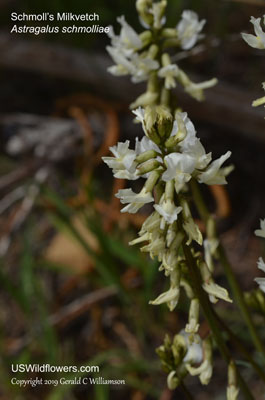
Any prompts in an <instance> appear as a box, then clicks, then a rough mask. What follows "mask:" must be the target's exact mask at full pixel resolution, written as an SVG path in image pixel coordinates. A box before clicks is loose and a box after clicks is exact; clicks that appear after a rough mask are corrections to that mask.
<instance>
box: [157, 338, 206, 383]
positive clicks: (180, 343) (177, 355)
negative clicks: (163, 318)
mask: <svg viewBox="0 0 265 400" xmlns="http://www.w3.org/2000/svg"><path fill="white" fill-rule="evenodd" d="M157 353H158V355H159V357H160V359H161V361H162V367H163V369H164V371H165V372H166V373H167V374H168V378H167V382H168V387H169V389H172V390H173V389H175V388H176V387H177V386H178V385H179V383H180V382H181V381H182V380H183V378H184V377H185V376H186V375H187V374H188V373H189V374H190V375H192V376H196V375H198V376H199V379H200V382H201V383H202V384H203V385H207V384H208V383H209V381H210V379H211V376H212V370H213V367H212V343H211V339H210V338H208V339H206V340H204V341H202V339H201V338H200V336H199V335H197V334H195V335H190V334H187V333H186V332H185V331H183V330H182V331H180V333H179V334H178V335H175V337H174V339H173V341H171V340H170V338H169V337H168V336H166V337H165V341H164V344H163V345H162V346H160V347H159V348H158V349H157Z"/></svg>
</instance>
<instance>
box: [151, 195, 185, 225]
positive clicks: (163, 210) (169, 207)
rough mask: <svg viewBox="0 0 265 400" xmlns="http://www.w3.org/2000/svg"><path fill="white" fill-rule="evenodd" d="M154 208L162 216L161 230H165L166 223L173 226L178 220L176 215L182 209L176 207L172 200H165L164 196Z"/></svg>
mask: <svg viewBox="0 0 265 400" xmlns="http://www.w3.org/2000/svg"><path fill="white" fill-rule="evenodd" d="M154 208H155V210H156V211H157V212H158V213H159V214H160V215H161V216H162V219H161V223H160V228H161V229H164V228H165V225H166V223H168V224H173V222H174V221H176V220H177V219H178V214H179V213H180V212H181V210H182V207H177V206H176V205H175V204H174V202H173V200H170V199H165V198H164V196H162V198H161V201H160V204H155V205H154Z"/></svg>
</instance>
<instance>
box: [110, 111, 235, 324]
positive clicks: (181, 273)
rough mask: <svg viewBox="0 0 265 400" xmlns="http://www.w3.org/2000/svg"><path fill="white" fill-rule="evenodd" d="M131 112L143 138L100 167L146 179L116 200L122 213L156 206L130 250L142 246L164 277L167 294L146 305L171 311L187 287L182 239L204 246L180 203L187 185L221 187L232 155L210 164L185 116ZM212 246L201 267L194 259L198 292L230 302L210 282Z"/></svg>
mask: <svg viewBox="0 0 265 400" xmlns="http://www.w3.org/2000/svg"><path fill="white" fill-rule="evenodd" d="M133 112H134V114H135V115H136V119H137V120H138V121H139V122H141V124H142V127H143V130H144V133H145V136H144V137H143V138H142V139H141V140H139V139H138V138H136V144H135V149H134V150H132V149H130V148H129V141H126V142H125V143H118V144H117V146H114V147H112V148H111V149H110V150H111V152H112V153H113V156H114V157H103V161H104V162H105V163H106V164H107V165H108V166H109V167H110V168H112V170H113V174H114V176H115V177H116V178H125V179H128V180H136V179H138V178H140V177H144V178H146V182H145V184H144V185H143V187H142V189H141V191H140V192H139V193H135V192H133V191H132V189H121V190H119V192H118V193H117V194H116V196H117V197H118V198H119V199H120V200H121V203H122V204H125V207H123V208H122V210H121V212H129V213H136V212H138V211H139V209H140V208H141V207H143V206H144V205H145V204H147V203H155V204H154V211H153V212H152V214H151V215H150V216H149V217H148V218H147V220H146V221H145V222H144V224H143V226H142V229H141V230H140V232H139V237H138V238H137V239H135V240H133V241H131V242H130V244H131V245H134V244H138V243H144V246H143V247H142V248H141V251H143V252H149V253H150V256H151V257H152V258H154V257H157V258H158V260H159V261H160V262H161V267H160V270H161V271H164V272H165V275H166V276H169V278H170V288H169V290H168V291H167V292H165V293H162V294H161V295H160V296H158V298H157V299H155V300H153V301H151V302H150V303H151V304H155V305H158V304H162V303H167V304H168V306H169V309H170V310H173V309H174V308H175V307H176V305H177V303H178V298H179V294H180V286H181V285H182V286H185V282H186V281H187V279H186V277H185V265H183V260H182V257H181V255H179V248H180V246H181V244H182V241H183V240H184V238H185V237H186V239H185V240H186V241H187V243H188V244H191V242H192V241H195V242H197V243H198V244H199V245H202V243H203V238H202V234H201V232H200V230H199V228H198V226H197V224H196V223H195V221H194V219H193V217H192V214H191V210H190V207H189V203H188V201H187V199H186V197H185V192H186V191H187V183H188V182H189V181H190V180H192V179H194V180H197V181H198V182H199V183H205V184H209V185H214V184H216V185H219V184H225V183H226V176H227V174H228V173H229V172H230V171H231V169H232V167H231V166H229V167H224V168H223V167H222V165H223V163H224V162H225V161H226V160H227V159H228V158H229V157H230V155H231V152H230V151H228V152H227V153H226V154H224V155H223V156H221V157H220V158H218V159H217V160H214V161H212V155H211V153H206V151H205V149H204V147H203V145H202V144H201V141H200V139H199V138H198V137H197V135H196V131H195V128H194V125H193V123H192V122H191V120H190V119H189V118H188V116H187V114H186V113H180V112H176V114H175V118H174V119H173V117H172V115H171V114H170V112H169V111H168V109H166V108H165V107H163V106H157V107H154V106H149V107H146V109H145V110H143V109H142V108H138V109H137V110H135V111H133ZM179 223H180V224H181V227H180V226H179ZM217 246H218V241H217V240H216V239H206V240H205V241H204V248H205V259H206V262H204V263H202V262H201V261H200V260H199V259H198V266H199V268H200V270H201V275H202V278H203V282H204V284H203V289H204V290H205V291H206V292H207V293H208V294H209V296H210V300H211V301H213V302H215V301H217V299H218V298H220V299H223V300H226V301H230V299H229V297H228V294H227V291H226V290H225V289H223V288H221V287H220V286H218V285H216V284H215V283H214V281H213V278H212V270H213V255H214V253H215V250H216V248H217ZM190 292H191V289H190V291H189V293H190ZM190 297H191V298H193V297H194V296H190ZM197 322H198V321H197ZM197 322H196V324H195V325H196V326H197Z"/></svg>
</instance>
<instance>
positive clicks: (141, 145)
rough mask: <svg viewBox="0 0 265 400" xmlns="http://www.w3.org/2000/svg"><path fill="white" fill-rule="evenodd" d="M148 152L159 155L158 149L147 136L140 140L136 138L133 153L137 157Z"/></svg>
mask: <svg viewBox="0 0 265 400" xmlns="http://www.w3.org/2000/svg"><path fill="white" fill-rule="evenodd" d="M149 150H155V151H156V152H157V153H160V149H159V147H158V146H157V145H156V144H155V143H154V142H153V141H152V140H150V139H149V138H148V137H147V136H143V137H142V139H141V140H139V139H138V137H136V141H135V153H136V154H137V155H139V154H142V153H144V152H146V151H149Z"/></svg>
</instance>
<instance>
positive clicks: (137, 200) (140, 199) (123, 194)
mask: <svg viewBox="0 0 265 400" xmlns="http://www.w3.org/2000/svg"><path fill="white" fill-rule="evenodd" d="M115 196H116V197H118V198H119V199H121V203H122V204H126V203H129V204H128V205H127V206H125V207H124V208H123V209H122V210H121V212H122V213H124V212H129V213H131V214H135V213H137V211H138V210H139V209H140V208H141V207H143V206H144V205H145V204H147V203H151V202H152V201H154V198H153V196H152V194H151V193H150V192H148V191H147V190H146V189H145V187H143V189H142V190H141V192H140V193H134V192H133V191H132V189H120V190H119V191H118V193H116V195H115Z"/></svg>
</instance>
